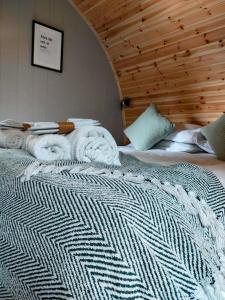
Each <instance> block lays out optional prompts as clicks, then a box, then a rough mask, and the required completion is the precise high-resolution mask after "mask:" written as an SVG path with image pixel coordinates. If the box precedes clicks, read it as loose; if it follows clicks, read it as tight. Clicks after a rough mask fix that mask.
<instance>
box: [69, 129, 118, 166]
mask: <svg viewBox="0 0 225 300" xmlns="http://www.w3.org/2000/svg"><path fill="white" fill-rule="evenodd" d="M66 137H67V138H68V140H69V141H70V143H71V157H72V159H77V160H78V161H84V162H91V161H98V162H103V163H106V164H108V165H117V166H120V165H121V164H120V161H119V151H118V148H117V145H116V142H115V140H114V138H113V137H112V135H111V134H110V133H109V131H108V130H106V129H105V128H103V127H99V126H83V127H81V128H80V129H77V130H74V131H73V132H72V133H70V134H68V135H67V136H66Z"/></svg>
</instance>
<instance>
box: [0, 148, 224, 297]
mask: <svg viewBox="0 0 225 300" xmlns="http://www.w3.org/2000/svg"><path fill="white" fill-rule="evenodd" d="M120 160H121V162H122V167H117V166H108V165H106V164H101V163H93V162H92V163H80V162H75V161H56V162H53V163H50V164H47V163H44V162H40V161H38V160H36V159H35V158H33V157H32V156H30V155H28V153H27V152H25V151H22V150H0V169H1V173H0V186H1V189H0V212H1V218H0V249H1V255H0V299H18V300H25V299H26V300H34V299H65V300H67V299H68V300H69V299H70V300H96V299H98V300H106V299H129V300H131V299H132V300H134V299H135V300H136V299H149V300H153V299H154V300H218V299H220V300H223V299H225V258H224V253H225V252H224V251H225V233H224V228H225V227H224V208H225V190H224V188H223V187H222V186H221V184H220V183H219V181H218V179H217V178H216V177H215V175H213V174H212V173H211V172H209V171H207V170H205V169H202V168H200V167H198V166H195V165H191V164H186V163H181V164H177V165H173V166H170V167H165V166H164V167H163V166H158V165H149V164H145V163H143V162H141V161H138V160H136V159H135V158H132V157H130V156H126V155H122V154H121V157H120ZM28 175H29V176H28Z"/></svg>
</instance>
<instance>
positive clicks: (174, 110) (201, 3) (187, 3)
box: [73, 0, 225, 127]
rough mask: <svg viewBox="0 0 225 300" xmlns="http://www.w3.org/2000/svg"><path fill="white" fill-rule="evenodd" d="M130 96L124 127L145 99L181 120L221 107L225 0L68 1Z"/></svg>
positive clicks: (207, 115)
mask: <svg viewBox="0 0 225 300" xmlns="http://www.w3.org/2000/svg"><path fill="white" fill-rule="evenodd" d="M73 1H74V4H75V5H76V6H77V8H78V9H79V11H80V13H81V14H82V15H83V16H84V17H85V18H86V20H87V21H88V23H89V24H91V26H92V27H93V28H94V30H95V31H96V33H97V35H98V37H99V39H100V41H101V42H102V44H103V45H104V47H105V49H106V51H107V54H108V58H109V60H110V63H111V65H113V68H114V71H115V73H116V76H117V80H118V81H119V84H120V89H121V93H122V96H124V97H130V98H131V106H130V107H129V108H128V109H125V110H124V111H123V119H124V126H125V127H126V126H127V125H129V124H130V123H132V122H133V121H134V120H135V119H136V118H137V116H138V115H139V114H140V113H141V112H143V111H144V110H145V109H146V107H147V106H148V105H149V104H150V103H156V104H157V107H158V108H159V110H160V111H161V112H162V113H163V114H164V115H166V116H167V117H168V118H170V119H171V120H172V121H174V122H175V123H178V124H182V123H189V122H191V123H198V124H206V123H208V122H211V121H213V120H215V119H216V118H217V117H218V116H219V115H220V114H221V113H222V112H225V47H224V46H225V0H166V1H165V0H139V1H134V0H83V1H81V0H73Z"/></svg>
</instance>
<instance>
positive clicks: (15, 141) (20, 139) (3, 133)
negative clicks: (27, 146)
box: [0, 129, 26, 149]
mask: <svg viewBox="0 0 225 300" xmlns="http://www.w3.org/2000/svg"><path fill="white" fill-rule="evenodd" d="M25 140H26V134H25V133H24V132H22V131H20V130H18V129H3V130H0V148H9V149H20V148H22V147H23V145H24V143H25Z"/></svg>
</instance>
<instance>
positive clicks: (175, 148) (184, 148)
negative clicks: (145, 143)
mask: <svg viewBox="0 0 225 300" xmlns="http://www.w3.org/2000/svg"><path fill="white" fill-rule="evenodd" d="M152 149H160V150H166V151H169V152H187V153H201V152H203V150H202V149H201V148H200V147H198V146H197V145H194V144H186V143H177V142H173V141H166V140H162V141H161V142H159V143H158V144H156V145H155V146H154V147H153V148H152Z"/></svg>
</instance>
